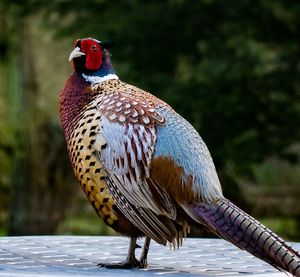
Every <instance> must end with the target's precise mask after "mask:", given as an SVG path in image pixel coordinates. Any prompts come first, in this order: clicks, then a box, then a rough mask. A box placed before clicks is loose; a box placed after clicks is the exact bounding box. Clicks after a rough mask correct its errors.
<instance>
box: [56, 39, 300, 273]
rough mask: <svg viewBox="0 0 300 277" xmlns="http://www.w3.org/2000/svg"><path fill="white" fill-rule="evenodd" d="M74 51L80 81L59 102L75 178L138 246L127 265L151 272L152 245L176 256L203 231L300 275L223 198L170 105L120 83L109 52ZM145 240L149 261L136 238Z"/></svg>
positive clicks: (287, 251)
mask: <svg viewBox="0 0 300 277" xmlns="http://www.w3.org/2000/svg"><path fill="white" fill-rule="evenodd" d="M109 45H110V44H109V43H103V42H100V41H98V40H94V39H81V40H77V41H76V42H75V48H74V50H73V52H72V53H71V55H70V60H72V61H73V65H74V73H73V74H72V75H71V76H70V78H69V79H68V81H67V83H66V85H65V87H64V89H63V91H62V93H61V96H60V105H61V106H60V114H61V121H62V125H63V128H64V131H65V137H66V141H67V146H68V151H69V156H70V160H71V163H72V166H73V169H74V174H75V176H76V177H77V179H78V181H79V183H80V184H81V186H82V189H83V190H84V192H85V194H86V195H87V198H88V199H89V201H90V202H91V204H92V205H93V207H94V209H95V210H96V212H97V214H98V216H99V217H100V218H102V219H103V220H104V222H105V223H106V224H108V225H109V226H111V227H112V228H113V229H115V230H116V231H118V232H120V233H122V234H124V235H127V236H129V237H130V238H131V242H130V247H129V252H128V257H127V259H126V260H125V262H124V263H120V264H102V265H101V266H106V267H113V268H115V267H118V268H119V267H124V268H131V267H139V268H144V267H146V266H147V254H148V250H149V244H150V239H154V240H155V241H157V242H158V243H160V244H163V245H166V244H167V243H168V242H169V243H171V244H173V246H174V247H179V246H180V245H181V244H182V238H184V237H185V236H186V234H187V233H188V231H189V229H190V227H191V226H194V227H199V225H200V224H202V225H204V226H205V227H207V228H209V229H211V230H212V231H213V232H215V233H216V234H217V235H219V236H221V237H223V238H225V239H227V240H228V241H230V242H232V243H233V244H235V245H237V246H238V247H241V248H243V249H245V250H247V251H249V252H250V253H252V254H253V255H255V256H257V257H259V258H261V259H263V260H265V261H266V262H268V263H270V264H271V265H273V266H275V267H277V268H278V269H281V270H288V271H289V272H291V273H292V274H294V275H295V276H298V277H299V276H300V256H299V254H298V253H297V252H296V251H295V250H294V249H293V248H292V247H290V246H289V245H288V244H287V243H286V242H284V241H283V240H282V239H281V238H279V237H278V236H277V235H276V234H274V233H273V232H272V231H270V230H269V229H267V228H266V227H264V226H263V225H262V224H261V223H259V222H258V221H257V220H255V219H254V218H252V217H251V216H249V215H247V214H246V213H245V212H243V211H242V210H240V209H239V208H238V207H236V206H235V205H234V204H232V203H231V202H230V201H229V200H227V199H225V198H224V196H223V194H222V189H221V185H220V182H219V179H218V176H217V173H216V170H215V166H214V164H213V161H212V158H211V156H210V153H209V151H208V149H207V147H206V145H205V143H204V142H203V140H202V139H201V137H200V136H199V134H198V133H197V131H196V130H195V129H194V128H193V127H192V126H191V125H190V124H189V123H188V122H187V121H186V120H185V119H184V118H182V117H181V116H180V115H178V114H177V113H176V112H175V111H174V110H173V109H172V108H171V107H170V106H169V105H167V104H166V103H164V102H163V101H162V100H160V99H158V98H156V97H155V96H153V95H152V94H150V93H148V92H145V91H143V90H141V89H139V88H137V87H135V86H132V85H129V84H126V83H124V82H122V81H120V80H119V78H118V76H117V75H116V74H115V72H114V70H113V67H112V64H111V61H110V58H109V54H108V52H107V50H106V48H107V47H108V46H109ZM140 236H145V237H146V238H145V243H144V249H143V251H142V255H141V258H140V259H139V260H137V259H136V258H135V248H136V238H137V237H140Z"/></svg>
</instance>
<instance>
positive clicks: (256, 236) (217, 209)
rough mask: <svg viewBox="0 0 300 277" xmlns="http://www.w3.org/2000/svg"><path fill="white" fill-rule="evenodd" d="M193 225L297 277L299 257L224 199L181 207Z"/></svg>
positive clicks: (294, 251) (263, 227)
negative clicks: (195, 224) (201, 225)
mask: <svg viewBox="0 0 300 277" xmlns="http://www.w3.org/2000/svg"><path fill="white" fill-rule="evenodd" d="M183 208H184V210H185V211H186V212H187V213H188V214H189V215H190V216H191V217H192V218H193V219H194V220H196V221H197V222H199V223H202V224H204V225H206V226H207V227H208V228H209V229H211V230H212V231H214V232H215V233H216V234H217V235H219V236H220V237H223V238H224V239H226V240H228V241H230V242H231V243H233V244H234V245H236V246H238V247H239V248H242V249H244V250H247V251H248V252H250V253H251V254H252V255H254V256H256V257H258V258H260V259H262V260H264V261H266V262H268V263H269V264H271V265H273V266H274V267H276V268H277V269H279V270H286V271H289V272H290V273H291V274H293V275H294V276H297V277H300V255H299V253H298V252H297V251H296V250H295V249H293V248H292V247H291V246H290V245H288V244H287V243H286V242H285V241H284V240H283V239H282V238H280V237H279V236H277V235H276V234H275V233H273V232H272V231H271V230H269V229H268V228H266V227H265V226H264V225H262V224H261V223H260V222H258V221H257V220H256V219H254V218H253V217H251V216H250V215H248V214H247V213H245V212H244V211H242V210H241V209H240V208H238V207H237V206H235V205H234V204H233V203H231V202H230V201H229V200H227V199H220V200H218V201H217V202H216V203H213V204H205V203H198V204H193V205H187V206H185V207H183Z"/></svg>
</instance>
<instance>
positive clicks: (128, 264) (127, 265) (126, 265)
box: [98, 259, 147, 269]
mask: <svg viewBox="0 0 300 277" xmlns="http://www.w3.org/2000/svg"><path fill="white" fill-rule="evenodd" d="M98 266H99V267H104V268H109V269H132V268H146V266H147V262H146V263H145V262H143V261H138V260H137V259H134V260H133V261H124V262H121V263H99V264H98Z"/></svg>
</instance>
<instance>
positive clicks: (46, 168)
mask: <svg viewBox="0 0 300 277" xmlns="http://www.w3.org/2000/svg"><path fill="white" fill-rule="evenodd" d="M21 2H22V3H21ZM81 37H94V38H97V39H99V40H107V39H112V40H114V41H115V47H114V48H113V49H112V50H111V52H112V59H113V63H114V67H115V70H116V72H117V74H118V75H119V77H120V78H121V80H124V81H126V82H128V83H131V84H133V85H136V86H138V87H141V88H143V89H145V90H148V91H150V92H152V93H153V94H155V95H157V96H158V97H160V98H162V99H163V100H165V101H166V102H168V103H169V104H170V105H171V106H173V107H174V108H175V109H176V110H177V111H178V112H179V113H180V114H181V115H183V116H184V117H185V118H187V119H188V120H189V121H190V122H191V123H192V124H193V126H194V127H195V128H196V129H197V130H198V131H199V133H200V134H201V136H202V138H203V139H204V141H205V142H206V143H207V145H208V147H209V149H210V151H211V154H212V156H213V159H214V161H215V164H216V167H217V170H218V173H219V176H220V179H221V183H222V185H223V188H224V193H225V195H226V196H227V197H229V198H230V199H231V200H232V201H233V202H235V203H237V204H238V205H239V206H240V207H242V208H243V209H245V210H246V211H248V212H250V213H251V214H253V215H254V216H255V217H258V218H259V219H260V220H262V221H263V223H265V224H266V225H267V226H269V227H271V228H272V229H274V230H275V231H276V232H278V233H279V234H280V235H282V236H283V237H284V238H286V239H289V240H298V241H300V208H299V207H300V205H299V196H300V185H299V182H300V167H299V163H300V161H299V158H300V143H299V142H300V131H299V122H300V100H299V99H300V97H299V96H300V82H299V80H300V74H299V73H300V63H299V61H300V39H299V38H300V3H299V2H298V1H288V0H264V1H255V2H254V1H250V0H239V1H237V0H236V1H228V0H226V1H225V0H223V1H221V0H219V1H217V0H198V1H189V0H177V1H176V0H173V1H171V0H170V1H145V0H144V1H135V0H132V1H129V0H126V1H108V0H97V1H96V0H91V1H75V0H73V1H67V0H52V1H40V0H39V1H33V0H31V1H30V0H24V1H13V0H9V1H5V0H0V93H1V94H0V234H1V235H16V234H17V235H19V234H69V233H72V234H112V231H111V230H110V229H109V228H107V227H105V226H104V225H103V224H102V223H101V221H100V220H98V218H97V216H96V214H94V212H93V211H92V208H91V207H90V205H89V203H88V201H87V200H86V199H85V198H84V196H83V193H82V192H81V191H80V188H79V185H78V184H77V183H76V181H75V178H74V177H73V173H72V170H71V168H70V165H69V161H68V157H67V153H66V147H65V142H64V139H63V134H62V130H61V126H60V122H59V117H58V94H59V91H60V90H61V88H62V86H63V84H64V82H65V80H66V79H67V77H68V75H69V74H70V73H71V72H72V67H71V65H70V64H69V63H68V55H69V53H70V51H71V50H72V49H73V42H74V40H75V39H76V38H81ZM193 234H194V235H199V234H200V233H196V232H194V233H193Z"/></svg>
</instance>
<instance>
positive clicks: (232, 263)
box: [0, 236, 300, 277]
mask: <svg viewBox="0 0 300 277" xmlns="http://www.w3.org/2000/svg"><path fill="white" fill-rule="evenodd" d="M128 243H129V239H128V238H125V237H119V236H111V237H106V236H28V237H25V236H22V237H0V276H12V277H20V276H22V277H23V276H24V277H27V276H34V277H35V276H41V277H51V276H63V277H67V276H73V277H79V276H84V277H85V276H93V277H95V276H111V277H112V276H119V275H122V276H142V277H145V276H206V277H208V276H209V277H212V276H249V277H254V276H255V277H277V276H287V275H285V274H284V273H282V272H279V271H277V270H276V269H274V268H273V267H271V266H270V265H268V264H267V263H264V262H263V261H261V260H259V259H257V258H255V257H253V256H251V255H250V254H248V253H247V252H245V251H242V250H239V249H238V248H236V247H235V246H233V245H232V244H230V243H228V242H226V241H224V240H221V239H194V238H188V239H186V240H185V241H184V242H183V246H182V247H181V248H180V249H179V250H176V251H174V250H170V248H169V247H165V246H161V245H158V244H157V243H155V242H151V246H150V252H149V256H148V263H149V266H148V268H147V269H132V270H123V269H105V268H99V267H97V264H98V263H99V262H120V261H122V260H124V259H125V257H126V254H127V248H128ZM138 244H139V245H142V244H143V240H139V241H138ZM292 245H293V246H294V247H295V248H296V249H300V243H294V244H292ZM140 251H141V250H140V249H137V255H139V253H140Z"/></svg>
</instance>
